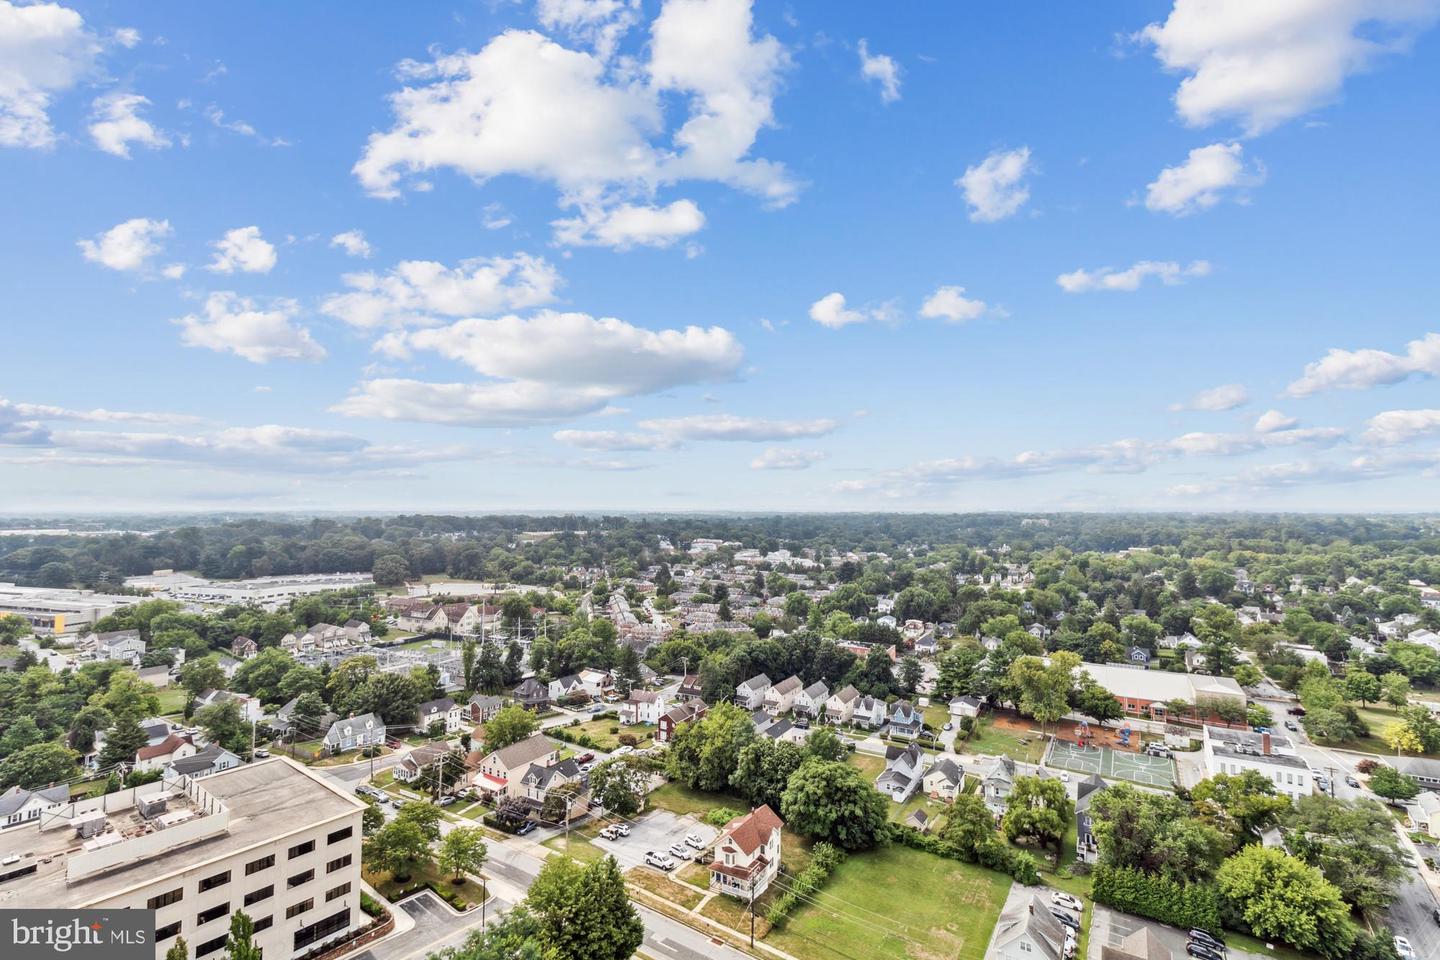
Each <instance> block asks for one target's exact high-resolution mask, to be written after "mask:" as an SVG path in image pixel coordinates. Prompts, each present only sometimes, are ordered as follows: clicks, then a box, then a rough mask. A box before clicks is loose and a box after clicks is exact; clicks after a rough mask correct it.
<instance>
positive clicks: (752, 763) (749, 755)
mask: <svg viewBox="0 0 1440 960" xmlns="http://www.w3.org/2000/svg"><path fill="white" fill-rule="evenodd" d="M806 756H807V754H806V752H805V750H804V749H803V748H802V747H800V746H798V745H796V744H793V743H789V742H787V741H783V740H771V739H770V738H769V737H756V738H755V739H753V740H751V741H750V742H749V743H747V744H746V745H745V746H744V748H742V749H741V751H740V756H739V759H738V760H737V761H736V764H735V772H734V773H732V774H731V775H730V786H732V787H734V788H735V790H736V792H737V793H739V794H740V796H742V797H744V798H745V799H746V800H748V801H750V804H751V806H756V807H758V806H761V805H762V804H764V805H768V806H769V807H771V808H772V809H773V808H777V807H779V806H780V797H781V795H783V794H784V793H785V787H786V785H787V784H788V783H789V782H790V775H791V774H792V773H794V772H795V771H796V770H798V769H800V764H802V763H804V762H805V759H806Z"/></svg>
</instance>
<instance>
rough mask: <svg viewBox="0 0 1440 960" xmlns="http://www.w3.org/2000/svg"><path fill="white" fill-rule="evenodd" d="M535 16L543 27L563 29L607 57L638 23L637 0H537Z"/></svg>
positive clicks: (638, 0) (638, 3)
mask: <svg viewBox="0 0 1440 960" xmlns="http://www.w3.org/2000/svg"><path fill="white" fill-rule="evenodd" d="M535 16H536V18H537V19H538V20H539V21H540V24H541V25H542V26H544V27H545V28H546V29H548V30H560V31H563V32H565V33H567V34H569V35H570V36H572V37H574V38H575V39H577V40H579V41H580V42H581V43H587V44H589V45H590V46H592V47H594V48H595V53H596V55H597V56H598V57H600V59H602V60H609V59H610V57H611V56H612V55H613V54H614V52H615V46H616V44H618V43H619V42H620V38H621V37H623V36H624V35H625V34H626V33H628V32H630V29H631V28H632V27H634V26H635V24H637V23H639V22H640V0H537V2H536V4H535Z"/></svg>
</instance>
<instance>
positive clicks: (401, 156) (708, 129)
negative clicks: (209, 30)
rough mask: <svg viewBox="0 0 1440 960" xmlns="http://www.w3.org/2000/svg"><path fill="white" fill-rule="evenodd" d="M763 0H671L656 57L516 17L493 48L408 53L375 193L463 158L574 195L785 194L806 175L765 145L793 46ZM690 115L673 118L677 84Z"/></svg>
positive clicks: (378, 152)
mask: <svg viewBox="0 0 1440 960" xmlns="http://www.w3.org/2000/svg"><path fill="white" fill-rule="evenodd" d="M750 7H751V4H750V0H666V2H665V3H664V4H663V6H662V7H661V9H660V13H659V15H658V17H657V18H656V19H655V21H654V22H653V23H652V24H651V37H650V44H649V47H648V53H649V60H648V62H645V63H634V64H631V65H630V67H631V68H630V69H626V70H622V71H614V72H612V71H610V70H609V69H608V68H607V63H606V61H607V58H608V50H599V51H597V52H595V53H591V52H586V51H583V50H572V49H569V48H567V47H564V46H561V45H560V44H559V43H557V42H555V41H554V40H552V39H550V38H548V37H546V36H543V35H542V34H539V33H536V32H534V31H521V30H507V31H505V32H504V33H501V34H500V35H499V36H497V37H495V38H494V39H492V40H491V41H490V42H489V43H487V44H486V45H485V46H484V47H483V48H482V49H481V50H480V51H479V52H477V53H469V52H464V51H462V52H458V53H453V54H441V55H438V56H437V57H435V59H434V60H433V61H431V62H428V63H416V62H406V63H404V64H402V65H401V73H402V75H403V76H404V77H405V79H406V80H407V81H412V82H413V85H410V86H406V87H405V88H404V89H402V90H400V91H398V92H397V93H394V94H392V95H391V97H390V104H391V108H392V109H393V111H394V114H395V123H394V125H393V126H392V127H391V128H390V129H389V130H386V131H383V132H379V133H375V134H373V135H372V136H371V137H370V139H369V141H368V142H367V144H366V146H365V149H364V151H363V152H362V154H361V157H360V159H359V160H358V161H357V162H356V164H355V167H354V173H355V176H356V177H357V178H358V179H359V181H360V183H361V185H362V186H363V187H364V188H365V189H366V190H367V191H368V192H370V193H371V194H373V195H375V196H381V197H394V196H397V195H399V193H400V192H401V191H402V190H403V189H405V188H406V187H407V186H408V187H420V188H423V185H425V184H427V183H428V181H426V180H425V179H424V178H425V177H426V176H427V175H430V174H432V173H434V172H436V171H440V170H453V171H456V172H458V173H461V174H463V175H465V176H468V177H470V178H471V179H473V180H475V181H477V182H483V181H485V180H487V179H489V178H491V177H496V176H500V175H503V174H518V175H520V176H526V177H531V178H533V179H537V180H544V181H548V182H551V183H554V184H555V185H556V186H557V187H558V188H559V190H560V193H561V199H562V202H564V203H566V204H570V203H574V202H577V201H580V200H584V201H587V202H591V203H595V202H599V201H600V200H601V199H602V198H604V199H607V200H608V199H610V198H613V197H615V195H616V194H620V195H622V196H623V195H625V194H633V195H645V196H648V195H649V194H650V193H652V192H653V191H654V189H655V188H656V187H657V186H661V185H664V184H668V183H674V182H677V181H680V180H692V179H693V180H709V181H718V182H721V183H726V184H729V185H731V186H733V187H736V188H738V189H741V190H745V191H747V192H750V193H754V194H756V195H758V196H760V197H762V198H764V199H765V200H766V201H767V203H769V204H771V205H783V204H785V203H788V202H789V201H790V200H792V199H793V198H794V196H795V193H796V191H797V189H798V185H797V184H796V183H795V182H794V181H793V180H792V179H791V178H790V176H789V174H788V172H787V171H786V170H785V168H784V166H783V165H782V164H779V163H776V162H773V161H769V160H765V159H760V158H752V157H751V156H750V152H751V149H752V147H753V146H754V144H755V139H756V137H757V135H758V134H759V132H760V130H762V129H763V128H765V127H767V126H770V125H772V124H773V123H774V113H773V101H774V97H775V93H776V91H777V89H778V86H779V81H780V75H781V73H782V72H783V70H784V69H785V68H786V67H787V65H788V63H789V58H788V56H787V54H786V53H785V50H784V48H783V47H781V45H780V43H779V41H777V40H776V39H775V38H774V37H770V36H758V37H757V36H755V35H754V32H753V23H752V16H751V9H750ZM630 12H631V11H630V5H629V4H607V5H600V4H582V3H562V2H557V3H550V4H546V5H545V6H544V7H542V9H541V11H540V13H541V16H542V22H544V23H547V24H550V25H553V26H555V27H557V28H560V27H563V28H565V29H568V30H572V31H573V30H587V29H589V25H590V24H593V23H595V22H607V23H612V24H613V23H616V22H619V19H623V18H624V17H625V16H627V15H628V14H629V13H630ZM671 96H674V97H677V98H683V100H682V102H683V104H684V111H685V120H684V122H683V124H681V125H680V126H679V128H678V129H673V130H672V129H670V125H669V124H668V123H667V117H668V115H669V112H668V111H667V109H666V106H667V99H666V98H667V97H671Z"/></svg>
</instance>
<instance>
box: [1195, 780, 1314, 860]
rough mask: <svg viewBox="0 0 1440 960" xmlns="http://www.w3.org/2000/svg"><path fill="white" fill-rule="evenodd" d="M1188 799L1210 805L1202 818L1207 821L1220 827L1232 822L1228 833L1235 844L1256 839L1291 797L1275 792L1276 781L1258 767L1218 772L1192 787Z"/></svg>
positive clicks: (1285, 810)
mask: <svg viewBox="0 0 1440 960" xmlns="http://www.w3.org/2000/svg"><path fill="white" fill-rule="evenodd" d="M1190 799H1191V800H1192V801H1194V803H1195V804H1196V806H1197V807H1200V806H1202V805H1210V806H1213V808H1214V810H1213V811H1208V812H1206V814H1205V815H1203V817H1202V818H1203V819H1204V820H1206V821H1207V822H1209V823H1212V824H1214V825H1215V826H1216V827H1219V828H1221V829H1225V827H1224V826H1223V825H1224V824H1225V823H1226V822H1228V823H1231V824H1233V827H1231V828H1230V829H1229V831H1228V832H1230V833H1232V834H1233V835H1234V839H1235V845H1236V846H1237V847H1238V846H1240V845H1242V844H1245V843H1249V842H1250V841H1252V840H1255V839H1257V838H1259V836H1260V834H1261V832H1262V831H1264V830H1265V829H1267V828H1268V827H1272V826H1274V825H1275V824H1276V823H1278V822H1279V821H1280V818H1281V817H1282V816H1283V815H1285V814H1286V813H1288V812H1289V810H1290V799H1289V798H1288V797H1283V796H1281V795H1279V794H1277V793H1276V792H1275V784H1274V783H1273V782H1271V780H1270V778H1268V777H1266V776H1265V775H1264V774H1262V773H1261V772H1260V771H1258V770H1242V771H1241V772H1240V773H1238V774H1229V773H1217V774H1216V775H1215V776H1213V777H1210V778H1208V779H1205V780H1201V781H1200V782H1199V783H1197V784H1196V785H1195V786H1194V787H1192V788H1191V790H1190Z"/></svg>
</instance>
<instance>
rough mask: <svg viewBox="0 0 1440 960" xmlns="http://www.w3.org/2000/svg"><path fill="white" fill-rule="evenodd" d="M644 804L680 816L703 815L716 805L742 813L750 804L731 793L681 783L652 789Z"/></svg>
mask: <svg viewBox="0 0 1440 960" xmlns="http://www.w3.org/2000/svg"><path fill="white" fill-rule="evenodd" d="M645 804H646V806H647V807H655V808H658V809H660V810H669V811H670V812H671V813H674V814H678V815H680V816H682V817H683V816H685V815H686V814H693V815H695V816H697V817H704V816H705V814H707V813H709V812H710V811H711V810H714V809H715V808H716V807H729V808H730V809H732V810H739V811H741V812H742V813H743V812H744V811H746V810H749V809H750V804H748V803H746V802H745V801H744V800H741V799H740V798H739V797H737V796H734V795H733V794H729V793H706V792H705V791H704V790H691V789H690V788H689V787H687V786H685V785H684V784H683V783H667V784H665V786H663V787H661V788H660V789H658V790H655V791H652V792H651V793H650V794H649V795H648V796H647V797H646V798H645Z"/></svg>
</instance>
